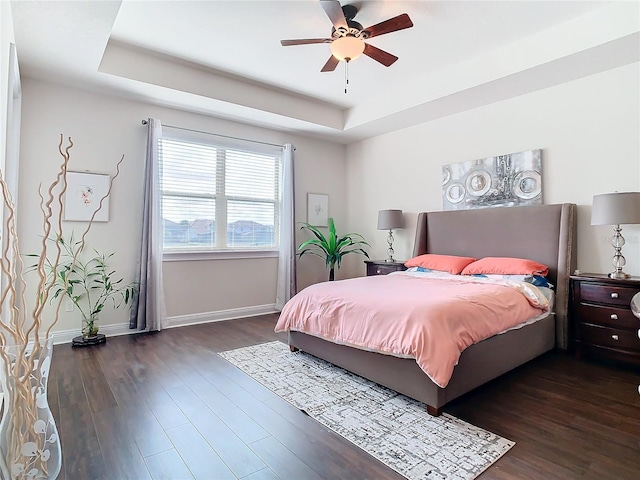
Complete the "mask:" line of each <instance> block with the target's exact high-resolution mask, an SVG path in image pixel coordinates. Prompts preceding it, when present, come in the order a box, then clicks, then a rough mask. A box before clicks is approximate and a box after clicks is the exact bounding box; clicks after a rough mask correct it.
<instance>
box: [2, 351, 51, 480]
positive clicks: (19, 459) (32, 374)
mask: <svg viewBox="0 0 640 480" xmlns="http://www.w3.org/2000/svg"><path fill="white" fill-rule="evenodd" d="M52 353H53V339H51V338H49V339H46V340H41V341H39V342H37V343H31V344H28V345H26V346H25V345H12V346H5V347H1V348H0V363H1V367H2V368H0V375H2V377H1V379H0V380H1V382H0V385H1V388H2V391H1V392H0V393H1V395H2V397H1V400H2V407H3V408H2V418H1V419H0V474H1V476H2V477H1V478H2V480H22V479H24V480H36V479H55V478H56V477H57V476H58V473H60V467H61V466H62V448H61V445H60V438H59V436H58V429H57V428H56V424H55V421H54V418H53V415H52V414H51V409H50V408H49V402H48V400H47V381H48V377H49V368H50V366H51V355H52Z"/></svg>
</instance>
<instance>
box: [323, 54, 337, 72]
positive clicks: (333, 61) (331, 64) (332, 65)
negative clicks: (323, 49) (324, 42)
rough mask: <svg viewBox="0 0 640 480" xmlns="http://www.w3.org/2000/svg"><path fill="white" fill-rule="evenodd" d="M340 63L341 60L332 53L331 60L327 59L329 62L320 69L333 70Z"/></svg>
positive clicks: (324, 70)
mask: <svg viewBox="0 0 640 480" xmlns="http://www.w3.org/2000/svg"><path fill="white" fill-rule="evenodd" d="M339 63H340V60H338V59H337V58H336V57H334V56H333V55H331V56H330V57H329V60H327V63H325V64H324V67H322V70H320V71H321V72H333V71H334V70H335V69H336V67H337V66H338V64H339Z"/></svg>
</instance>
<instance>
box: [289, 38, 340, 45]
mask: <svg viewBox="0 0 640 480" xmlns="http://www.w3.org/2000/svg"><path fill="white" fill-rule="evenodd" d="M312 43H331V39H330V38H300V39H298V40H280V45H282V46H283V47H288V46H290V45H310V44H312Z"/></svg>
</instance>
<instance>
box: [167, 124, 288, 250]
mask: <svg viewBox="0 0 640 480" xmlns="http://www.w3.org/2000/svg"><path fill="white" fill-rule="evenodd" d="M247 144H249V142H242V143H240V142H238V143H237V144H234V143H227V142H219V141H217V139H216V137H212V136H205V135H201V136H199V135H195V134H191V133H189V134H182V133H181V134H180V135H179V136H174V135H171V136H169V135H167V134H166V133H163V138H161V139H160V158H161V174H160V175H161V191H162V218H163V230H164V250H165V252H196V251H197V252H203V251H204V252H207V251H208V252H216V251H264V250H277V249H278V243H279V238H278V232H279V219H280V181H281V175H280V171H281V161H282V149H280V148H276V147H269V146H265V147H262V145H257V146H254V145H252V144H251V145H249V146H247Z"/></svg>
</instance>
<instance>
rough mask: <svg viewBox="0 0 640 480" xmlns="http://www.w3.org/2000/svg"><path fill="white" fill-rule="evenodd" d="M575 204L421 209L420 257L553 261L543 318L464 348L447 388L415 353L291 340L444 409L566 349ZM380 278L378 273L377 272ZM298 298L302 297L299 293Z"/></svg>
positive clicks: (300, 336) (301, 337)
mask: <svg viewBox="0 0 640 480" xmlns="http://www.w3.org/2000/svg"><path fill="white" fill-rule="evenodd" d="M575 230H576V206H575V205H574V204H555V205H538V206H526V207H508V208H507V207H499V208H488V209H477V210H462V211H443V212H423V213H420V214H419V215H418V221H417V227H416V236H415V243H414V249H413V256H414V257H416V256H418V255H422V254H426V253H435V254H442V255H457V256H468V257H475V258H484V257H516V258H526V259H530V260H534V261H537V262H540V263H542V264H544V265H546V266H548V267H549V273H548V275H547V278H548V279H549V280H550V281H551V283H553V284H554V285H555V298H554V302H553V309H552V310H551V311H550V312H548V313H547V314H546V315H542V316H541V317H542V318H540V319H539V320H538V321H535V322H533V323H530V324H527V325H525V326H522V327H521V328H516V329H510V330H507V331H505V332H502V333H500V334H496V335H493V336H491V337H490V338H487V339H485V340H482V341H479V342H477V343H474V344H472V345H470V346H469V347H468V348H466V349H464V351H463V352H462V354H461V355H460V357H459V361H458V362H457V365H456V366H455V368H454V369H453V374H452V375H451V377H450V380H449V381H448V383H447V384H446V386H445V387H444V388H442V387H440V386H438V385H437V384H436V383H434V382H433V381H432V380H431V379H430V378H429V377H428V376H427V375H426V374H425V372H424V371H423V369H421V368H420V367H419V366H418V364H417V363H416V359H412V358H401V357H396V356H392V355H386V354H381V353H376V352H372V351H367V350H363V349H360V348H354V347H352V346H347V345H342V344H337V343H333V342H331V341H329V340H326V339H323V338H319V337H317V336H312V335H308V334H305V333H303V332H301V331H296V330H289V332H288V339H289V346H290V348H291V349H292V351H293V350H302V351H304V352H307V353H310V354H311V355H314V356H316V357H319V358H322V359H324V360H326V361H328V362H330V363H333V364H335V365H338V366H340V367H342V368H345V369H347V370H349V371H351V372H353V373H356V374H358V375H360V376H363V377H365V378H367V379H369V380H372V381H374V382H376V383H379V384H381V385H384V386H386V387H388V388H391V389H393V390H395V391H397V392H399V393H402V394H404V395H407V396H409V397H411V398H414V399H416V400H419V401H421V402H423V403H424V404H425V405H426V408H427V411H428V412H429V413H430V414H431V415H440V414H441V412H442V409H443V407H444V406H445V405H446V404H447V403H448V402H450V401H451V400H453V399H455V398H457V397H459V396H461V395H463V394H465V393H467V392H469V391H470V390H472V389H474V388H476V387H478V386H480V385H482V384H484V383H486V382H488V381H490V380H492V379H494V378H496V377H498V376H500V375H502V374H504V373H506V372H508V371H509V370H512V369H513V368H516V367H518V366H520V365H522V364H524V363H526V362H528V361H529V360H532V359H533V358H535V357H537V356H539V355H542V354H543V353H545V352H547V351H549V350H552V349H553V348H559V349H566V348H567V332H568V320H567V311H568V302H569V275H570V274H571V272H572V271H573V270H574V269H575V267H576V238H575ZM371 278H374V277H371ZM294 298H295V297H294Z"/></svg>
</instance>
